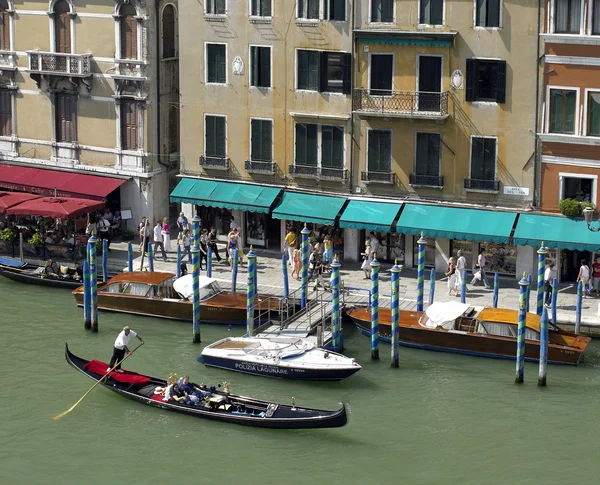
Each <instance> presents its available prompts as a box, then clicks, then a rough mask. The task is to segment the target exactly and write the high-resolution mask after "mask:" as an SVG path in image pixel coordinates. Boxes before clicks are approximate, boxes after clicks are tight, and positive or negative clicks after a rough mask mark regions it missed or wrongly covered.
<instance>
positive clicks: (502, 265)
mask: <svg viewBox="0 0 600 485" xmlns="http://www.w3.org/2000/svg"><path fill="white" fill-rule="evenodd" d="M479 247H480V248H485V257H486V272H487V273H488V274H489V273H492V274H493V273H499V274H506V275H516V273H517V247H516V246H515V245H513V244H498V243H482V244H480V245H479Z"/></svg>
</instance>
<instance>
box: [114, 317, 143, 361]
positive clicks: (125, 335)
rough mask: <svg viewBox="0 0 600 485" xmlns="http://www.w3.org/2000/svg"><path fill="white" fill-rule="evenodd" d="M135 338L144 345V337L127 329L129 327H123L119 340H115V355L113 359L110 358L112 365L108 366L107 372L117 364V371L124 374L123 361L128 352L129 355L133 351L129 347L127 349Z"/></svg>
mask: <svg viewBox="0 0 600 485" xmlns="http://www.w3.org/2000/svg"><path fill="white" fill-rule="evenodd" d="M134 337H137V339H138V340H139V341H140V342H142V345H143V344H144V340H143V339H142V337H140V336H139V335H138V334H137V333H135V332H134V331H133V330H131V329H130V328H129V327H127V326H125V327H123V330H122V331H121V333H120V334H119V335H118V336H117V339H116V340H115V345H114V348H113V354H112V357H111V358H110V363H109V364H108V369H106V372H109V371H110V370H111V369H112V368H113V366H114V365H115V364H117V365H116V368H115V371H116V372H123V371H122V370H121V361H122V360H123V358H124V357H125V353H126V352H127V353H128V354H130V353H131V350H129V347H127V345H129V341H130V340H131V339H132V338H134Z"/></svg>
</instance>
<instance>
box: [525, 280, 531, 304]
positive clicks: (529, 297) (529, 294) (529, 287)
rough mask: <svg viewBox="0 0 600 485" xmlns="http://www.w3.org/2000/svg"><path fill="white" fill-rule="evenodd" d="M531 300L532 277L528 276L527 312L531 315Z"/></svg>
mask: <svg viewBox="0 0 600 485" xmlns="http://www.w3.org/2000/svg"><path fill="white" fill-rule="evenodd" d="M530 299H531V275H530V274H528V275H527V296H526V299H525V311H526V312H527V313H529V300H530Z"/></svg>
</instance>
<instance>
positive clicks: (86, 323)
mask: <svg viewBox="0 0 600 485" xmlns="http://www.w3.org/2000/svg"><path fill="white" fill-rule="evenodd" d="M89 251H90V249H89V246H88V254H89ZM90 312H91V306H90V263H89V261H88V260H87V258H86V260H85V261H84V262H83V328H85V329H86V330H89V329H90V328H92V320H91V317H90Z"/></svg>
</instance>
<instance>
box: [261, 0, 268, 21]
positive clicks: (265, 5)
mask: <svg viewBox="0 0 600 485" xmlns="http://www.w3.org/2000/svg"><path fill="white" fill-rule="evenodd" d="M260 2H261V3H260V5H261V12H260V14H261V15H262V16H263V17H270V16H271V0H260Z"/></svg>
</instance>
